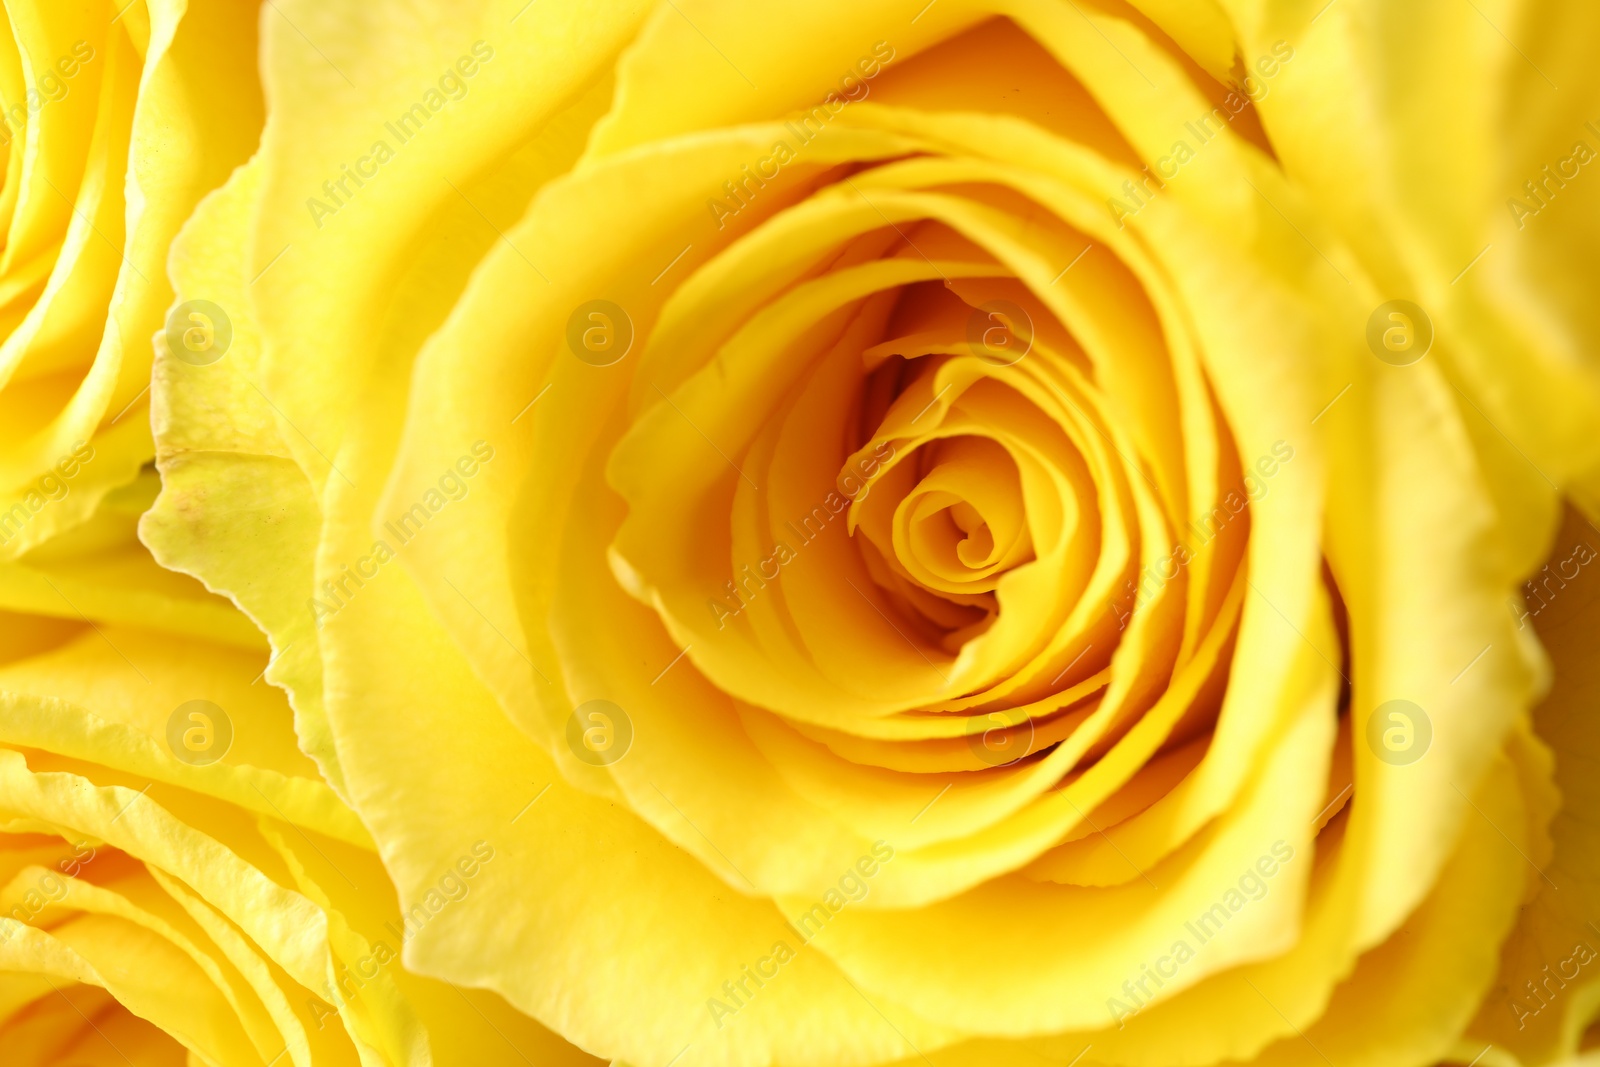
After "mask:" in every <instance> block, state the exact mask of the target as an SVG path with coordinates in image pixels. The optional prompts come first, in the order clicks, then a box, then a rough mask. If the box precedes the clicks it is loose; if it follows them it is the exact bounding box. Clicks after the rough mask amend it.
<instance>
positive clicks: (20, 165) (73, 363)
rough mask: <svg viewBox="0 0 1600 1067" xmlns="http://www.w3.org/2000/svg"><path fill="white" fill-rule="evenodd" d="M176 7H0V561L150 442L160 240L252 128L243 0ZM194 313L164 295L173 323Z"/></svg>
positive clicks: (142, 1) (169, 2)
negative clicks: (0, 171) (175, 310)
mask: <svg viewBox="0 0 1600 1067" xmlns="http://www.w3.org/2000/svg"><path fill="white" fill-rule="evenodd" d="M187 6H188V7H189V10H188V11H187V12H186V10H185V8H186V5H185V4H184V3H182V2H176V0H131V2H130V0H121V2H118V3H112V2H110V0H104V2H96V3H84V4H61V3H53V2H49V0H8V2H7V3H6V5H5V14H6V17H7V19H8V24H7V27H6V33H5V35H4V36H5V43H4V45H3V47H0V154H3V155H4V158H5V160H6V163H5V182H4V187H3V192H0V227H3V232H4V245H3V251H0V337H3V343H0V425H4V426H5V430H6V433H5V441H4V444H3V445H0V565H6V563H7V562H8V561H13V560H16V559H17V558H18V557H19V556H21V555H23V554H24V553H26V552H27V551H28V550H30V549H31V548H33V547H34V546H36V545H39V544H41V543H43V542H45V541H46V540H48V539H49V538H50V537H52V536H54V535H55V534H56V533H58V532H60V531H62V530H66V529H70V528H71V527H73V526H74V525H76V524H78V523H80V522H83V521H85V520H86V519H87V518H88V516H89V515H90V514H92V513H93V512H94V510H95V507H96V506H97V504H98V503H99V501H100V500H101V498H102V497H104V496H105V495H106V493H108V492H109V491H111V490H112V489H114V488H116V487H117V486H120V485H126V484H127V483H128V482H130V481H131V480H132V479H133V478H134V476H135V475H136V474H137V473H138V471H139V468H140V467H141V465H143V464H145V463H147V462H148V461H149V460H150V459H151V458H152V457H153V456H154V454H155V448H154V444H153V442H152V441H151V436H150V416H149V407H148V403H149V402H148V395H149V385H150V366H151V348H150V337H151V335H152V334H154V333H156V332H157V331H158V330H159V329H161V326H162V322H163V316H164V315H165V314H166V311H167V309H168V305H169V304H170V303H171V301H172V288H171V286H170V285H169V284H168V282H167V278H166V256H167V249H168V246H169V244H170V242H171V240H172V237H173V235H174V234H176V233H177V231H178V227H179V226H180V225H182V223H183V220H184V219H185V218H187V217H188V215H189V213H190V212H191V211H192V210H193V208H194V205H195V203H196V202H197V201H198V200H199V198H200V196H201V195H202V194H204V193H205V192H206V191H207V190H209V189H212V188H215V187H216V186H218V185H220V184H221V183H222V182H223V181H224V180H225V179H226V178H227V176H228V173H229V172H230V171H231V170H232V169H233V168H234V167H235V166H236V165H238V164H239V163H241V162H243V161H244V160H245V158H247V157H248V156H249V154H250V152H251V151H252V150H253V149H254V147H255V143H256V138H257V134H258V132H259V130H260V127H261V110H262V105H261V91H260V87H259V85H258V84H257V81H256V79H255V77H254V76H253V72H252V68H253V66H254V57H255V52H256V47H257V42H256V30H255V20H256V13H257V5H256V4H254V3H242V2H232V0H196V2H195V3H194V4H192V5H187ZM192 313H194V309H188V308H185V309H179V315H178V317H177V318H176V319H175V320H174V322H175V324H176V323H179V322H181V323H182V326H177V327H176V328H175V330H174V331H173V336H175V337H181V336H182V334H183V332H184V330H186V329H190V328H193V327H194V325H195V323H194V322H191V321H190V317H189V316H190V315H191V314H192ZM208 328H209V327H208ZM224 329H225V327H224ZM202 358H203V357H202ZM40 607H41V610H43V611H46V612H49V613H52V614H53V613H56V612H58V611H61V610H63V605H62V604H61V602H60V599H59V598H56V599H55V602H54V603H53V604H48V605H47V604H41V605H40Z"/></svg>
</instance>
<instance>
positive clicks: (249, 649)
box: [0, 474, 584, 1067]
mask: <svg viewBox="0 0 1600 1067" xmlns="http://www.w3.org/2000/svg"><path fill="white" fill-rule="evenodd" d="M156 490H157V485H156V479H155V477H154V475H153V474H151V475H148V476H146V477H144V478H141V479H140V480H139V481H137V482H135V483H134V484H133V485H132V486H130V487H126V488H123V489H119V490H116V491H114V492H112V493H110V494H109V495H108V496H106V498H105V499H104V502H103V503H102V506H101V508H100V509H99V510H98V511H97V512H96V513H95V515H94V516H92V517H91V519H90V520H89V521H88V522H87V523H85V524H83V525H81V526H79V527H78V528H77V529H76V530H74V531H73V532H72V533H71V534H69V535H66V536H64V537H62V538H58V539H57V540H55V541H53V542H51V544H50V545H49V546H47V548H48V550H49V552H48V559H42V560H40V561H39V562H38V566H37V569H36V571H35V574H36V575H37V577H38V578H39V579H40V580H42V581H45V582H49V583H66V582H68V581H69V580H72V579H76V581H77V583H78V586H77V591H80V592H81V589H82V587H83V586H85V585H92V586H93V590H92V592H91V593H89V594H88V595H84V596H83V600H84V602H85V604H86V605H88V604H93V605H95V607H98V606H100V605H114V606H115V607H116V608H120V609H121V610H120V611H119V610H112V611H107V612H104V613H102V612H99V611H96V610H95V608H87V610H89V611H90V613H91V615H92V616H98V618H93V617H84V618H79V619H74V620H66V619H59V618H50V617H45V616H42V615H39V614H35V613H32V612H31V611H29V610H28V608H27V605H26V601H27V599H28V593H29V591H28V590H26V589H20V590H19V588H18V587H17V584H16V583H14V582H11V581H7V582H5V583H3V584H0V635H3V647H4V649H5V651H4V657H3V660H0V1048H3V1049H4V1050H5V1053H4V1060H5V1063H6V1064H7V1065H8V1067H13V1065H14V1067H32V1065H39V1067H44V1065H46V1064H57V1063H94V1064H106V1065H110V1064H113V1063H137V1064H157V1063H160V1064H169V1063H172V1064H178V1063H184V1062H188V1063H192V1064H201V1063H205V1064H217V1065H227V1067H233V1065H240V1067H261V1065H265V1064H295V1065H297V1067H323V1065H329V1064H351V1065H354V1064H356V1063H362V1064H384V1065H393V1067H400V1065H422V1064H427V1063H430V1062H431V1063H438V1064H459V1065H461V1067H469V1065H475V1064H483V1063H491V1062H512V1061H514V1059H515V1056H514V1055H513V1050H514V1051H515V1052H516V1053H519V1054H521V1055H523V1056H526V1057H534V1058H536V1061H537V1062H540V1063H565V1062H579V1061H581V1060H583V1059H584V1058H583V1057H581V1056H579V1055H578V1054H577V1053H576V1050H574V1049H572V1048H571V1046H568V1045H565V1044H564V1043H562V1042H559V1041H558V1040H557V1039H554V1038H553V1037H552V1035H550V1034H549V1032H548V1031H545V1030H544V1029H543V1028H542V1027H540V1026H539V1025H538V1024H537V1023H535V1022H534V1021H533V1020H531V1019H528V1018H527V1017H526V1016H522V1015H518V1014H517V1013H516V1012H515V1011H514V1010H512V1009H511V1008H510V1007H509V1006H507V1005H506V1004H505V1003H504V1001H501V1000H500V999H499V998H497V997H494V996H492V995H490V994H484V993H480V992H477V991H472V992H463V991H459V990H456V989H452V988H451V987H449V986H448V985H445V984H444V983H441V982H437V981H431V980H425V979H419V978H417V977H416V976H414V975H410V974H407V973H406V972H405V971H404V970H403V969H402V968H401V966H400V965H399V963H398V960H399V955H400V951H401V949H402V947H403V945H404V944H405V943H406V942H407V941H409V940H410V939H411V938H413V937H415V936H418V935H419V934H420V933H421V932H422V931H423V930H425V929H427V928H429V927H431V926H434V925H437V924H444V923H447V922H449V921H450V920H449V918H448V916H449V913H450V911H451V909H456V908H460V907H462V906H463V903H464V902H465V901H467V900H470V899H471V894H472V893H473V892H474V891H475V888H476V885H477V884H478V883H479V882H481V880H482V879H483V878H484V877H485V875H486V872H489V871H492V870H493V867H494V863H495V862H496V861H497V860H498V859H499V852H498V849H497V846H502V847H503V846H504V844H505V842H504V840H502V839H497V840H495V841H488V840H480V841H475V842H474V841H461V842H458V843H457V844H458V846H459V847H458V855H455V856H452V857H450V859H449V860H448V861H447V862H445V863H444V864H443V865H442V866H441V867H440V869H439V870H437V871H435V872H434V874H433V882H434V885H433V887H432V895H431V896H425V897H424V899H423V900H421V901H420V902H418V903H417V904H415V905H414V906H413V907H412V908H411V909H409V911H408V912H407V913H405V914H402V912H401V911H400V910H399V908H398V906H397V904H396V901H395V899H394V895H393V889H392V887H391V886H390V883H389V881H388V878H387V876H386V875H385V873H384V870H383V867H382V865H381V863H380V862H379V861H378V858H377V856H376V854H375V853H374V852H373V849H372V841H371V839H370V837H369V836H368V835H367V833H366V831H365V830H364V829H363V827H362V825H361V823H360V821H359V820H358V819H357V818H356V816H355V814H354V813H353V812H352V811H350V809H349V808H347V807H346V806H345V805H344V804H343V803H342V802H341V801H340V800H339V799H338V797H337V796H336V795H335V794H334V793H333V791H332V790H331V789H329V788H328V786H327V785H326V784H325V783H324V782H322V781H321V780H320V778H319V777H318V775H317V772H316V768H315V765H314V764H313V763H312V762H311V761H310V760H309V759H307V758H306V757H305V756H304V755H302V754H301V753H300V751H299V750H298V747H297V745H296V739H295V735H294V728H293V722H292V715H291V713H290V711H289V707H288V704H287V702H286V701H285V700H284V698H283V694H282V693H280V692H279V691H278V690H276V689H274V688H272V687H271V686H269V685H267V684H266V683H264V682H262V681H261V680H260V678H261V673H262V671H263V669H264V668H265V666H266V651H265V649H264V648H263V647H262V641H261V638H260V635H259V633H258V632H257V631H256V630H255V628H254V627H253V626H251V625H250V622H249V620H248V619H246V618H245V617H244V616H242V615H241V614H239V613H238V612H237V611H236V610H234V609H233V608H231V607H230V606H229V605H228V604H226V603H225V602H223V601H221V600H220V599H218V598H216V597H213V596H211V595H209V594H207V593H206V592H205V591H204V590H203V589H201V588H200V586H199V585H198V583H195V582H194V581H192V580H190V579H188V578H184V577H183V576H181V575H176V574H172V573H170V572H168V571H163V570H161V569H160V568H158V567H157V566H156V565H155V563H154V561H152V560H151V559H150V557H149V555H148V554H147V553H145V552H144V551H143V550H142V549H141V548H140V546H139V545H138V543H137V541H136V540H135V539H134V531H135V526H136V522H137V519H138V515H139V513H140V512H141V511H143V510H144V509H145V508H146V507H148V505H149V504H150V502H151V500H152V499H153V498H154V496H155V493H156ZM38 551H39V550H36V553H35V554H30V558H32V556H33V555H36V554H37V552H38ZM135 614H137V616H138V617H139V618H140V619H142V621H137V622H136V621H132V617H133V616H134V615H135ZM184 1049H188V1050H189V1052H190V1054H191V1058H190V1059H188V1060H187V1061H186V1060H185V1059H184Z"/></svg>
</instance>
